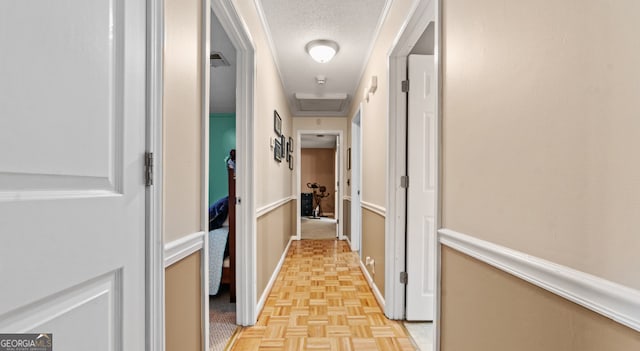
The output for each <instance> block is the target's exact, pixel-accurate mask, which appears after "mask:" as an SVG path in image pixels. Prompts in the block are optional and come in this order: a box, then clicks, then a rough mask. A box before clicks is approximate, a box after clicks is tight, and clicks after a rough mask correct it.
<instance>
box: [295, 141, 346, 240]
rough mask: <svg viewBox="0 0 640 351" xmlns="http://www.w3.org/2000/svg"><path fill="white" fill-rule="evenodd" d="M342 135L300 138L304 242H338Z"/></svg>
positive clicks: (301, 228) (301, 222) (301, 235)
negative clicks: (337, 185)
mask: <svg viewBox="0 0 640 351" xmlns="http://www.w3.org/2000/svg"><path fill="white" fill-rule="evenodd" d="M337 149H338V136H337V135H333V134H322V133H317V134H302V135H301V139H300V182H301V184H300V187H301V188H302V189H303V190H302V192H301V194H300V196H301V197H300V198H301V208H300V211H301V218H300V237H301V239H314V240H322V239H336V237H337V236H338V231H337V214H336V210H337V207H336V198H337V196H336V195H337V190H338V189H337V187H336V184H337V182H336V180H337V179H338V176H337V174H336V173H337V162H336V159H337V158H338V151H337Z"/></svg>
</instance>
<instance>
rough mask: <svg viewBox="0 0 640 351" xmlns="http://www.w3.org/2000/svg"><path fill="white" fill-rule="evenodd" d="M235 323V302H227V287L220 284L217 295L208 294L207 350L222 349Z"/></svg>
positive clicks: (233, 329) (235, 327)
mask: <svg viewBox="0 0 640 351" xmlns="http://www.w3.org/2000/svg"><path fill="white" fill-rule="evenodd" d="M237 328H238V326H237V325H236V304H235V303H229V287H228V286H227V285H222V286H221V287H220V291H219V293H218V295H215V296H209V345H210V347H209V350H210V351H224V349H225V347H226V346H227V343H228V342H229V339H231V337H232V336H233V333H235V331H236V329H237Z"/></svg>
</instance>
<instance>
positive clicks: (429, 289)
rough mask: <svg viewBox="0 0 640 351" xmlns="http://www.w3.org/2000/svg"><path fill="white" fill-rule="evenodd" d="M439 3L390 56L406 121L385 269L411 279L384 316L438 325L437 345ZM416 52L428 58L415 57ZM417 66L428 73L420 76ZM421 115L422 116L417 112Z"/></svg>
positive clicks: (417, 18) (420, 7)
mask: <svg viewBox="0 0 640 351" xmlns="http://www.w3.org/2000/svg"><path fill="white" fill-rule="evenodd" d="M439 6H440V2H439V1H437V0H436V1H428V2H418V3H417V4H416V9H415V11H414V12H413V13H412V15H411V16H410V17H409V18H407V21H406V23H405V26H403V28H404V29H403V31H402V32H401V33H400V36H399V40H398V42H397V43H396V45H395V47H394V48H392V50H391V53H390V55H389V81H390V82H392V83H391V84H390V86H389V114H390V115H395V116H407V118H397V119H396V120H395V121H394V122H392V123H389V144H388V148H389V155H391V156H390V158H389V165H388V166H389V173H388V180H389V181H388V184H387V189H388V193H387V199H388V202H387V208H388V211H389V212H390V216H389V217H388V219H389V220H388V222H387V224H386V225H387V228H386V232H387V243H389V244H390V245H387V247H386V254H387V255H388V256H389V257H394V258H395V259H394V260H393V261H392V262H390V264H389V266H388V267H386V274H387V275H388V276H400V277H404V282H400V281H399V280H394V281H392V282H390V284H389V285H388V286H387V289H386V291H385V294H386V296H385V297H386V299H387V301H389V303H388V304H387V305H386V306H385V314H386V315H387V316H388V317H389V318H394V319H409V320H417V321H434V322H436V323H434V324H425V325H424V327H425V328H433V329H430V330H432V333H433V335H434V339H435V347H436V349H438V347H439V345H438V341H439V340H438V330H437V329H438V323H437V321H438V314H439V284H438V281H439V278H438V274H439V259H440V258H439V244H438V238H437V234H436V233H437V229H438V228H439V226H440V212H439V210H440V207H439V206H440V203H439V201H440V200H439V197H440V193H439V189H440V169H441V167H440V150H439V138H440V128H441V126H440V111H439V108H440V97H441V95H440V84H441V83H440V75H439V73H440V67H439V62H440V60H439V45H440V44H439V43H440V39H439V38H440V37H439V36H440V17H439V16H440V13H439ZM412 54H419V55H420V56H422V57H421V58H419V59H417V58H416V57H414V58H413V59H409V56H410V55H412ZM425 56H426V57H425ZM415 68H417V69H418V70H415ZM410 70H411V71H416V72H418V71H420V70H423V71H422V72H421V73H418V74H415V75H413V74H411V73H409V71H410ZM414 73H415V72H414ZM404 81H407V83H404ZM414 88H415V90H416V91H418V95H420V91H422V90H425V88H426V90H425V91H422V93H423V94H422V96H425V95H426V96H428V99H426V100H428V102H426V101H418V100H420V99H418V98H417V97H416V96H413V97H412V92H411V91H412V90H414ZM416 91H414V93H415V92H416ZM414 104H415V106H414ZM425 106H426V107H425ZM416 112H418V115H419V116H418V117H416V116H415V115H413V114H415V113H416ZM416 151H417V152H416ZM398 180H400V181H398ZM419 193H420V194H419ZM416 195H417V196H416ZM420 209H423V210H424V211H422V212H420V211H419V210H420ZM416 211H417V212H416ZM416 221H421V223H417V222H416ZM416 228H417V229H416ZM405 284H406V285H405Z"/></svg>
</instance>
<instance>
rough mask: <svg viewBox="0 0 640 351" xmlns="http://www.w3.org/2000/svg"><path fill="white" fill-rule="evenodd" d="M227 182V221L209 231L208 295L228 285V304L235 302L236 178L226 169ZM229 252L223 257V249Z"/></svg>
mask: <svg viewBox="0 0 640 351" xmlns="http://www.w3.org/2000/svg"><path fill="white" fill-rule="evenodd" d="M227 174H228V180H229V214H228V217H227V218H228V220H227V221H226V222H225V223H224V225H223V226H222V227H221V228H218V229H214V230H211V231H209V295H216V294H217V293H218V291H219V289H220V284H227V285H229V295H230V302H235V301H236V257H235V256H236V206H235V203H236V177H235V172H234V169H232V168H227ZM227 242H228V244H229V250H228V253H227V255H225V247H226V246H227Z"/></svg>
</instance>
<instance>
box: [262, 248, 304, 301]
mask: <svg viewBox="0 0 640 351" xmlns="http://www.w3.org/2000/svg"><path fill="white" fill-rule="evenodd" d="M293 240H296V237H295V236H291V237H290V238H289V242H288V243H287V246H286V247H285V248H284V251H283V252H282V256H281V257H280V261H278V265H277V266H276V269H275V270H274V271H273V274H272V275H271V279H269V282H268V283H267V287H266V288H265V289H264V291H263V292H262V295H261V296H260V300H259V301H258V306H257V308H256V310H257V311H258V314H260V312H261V311H262V308H263V307H264V304H265V302H267V297H269V293H270V292H271V288H273V284H275V283H276V278H278V274H280V270H281V269H282V265H283V264H284V259H285V258H286V257H287V252H289V247H290V246H291V242H292V241H293Z"/></svg>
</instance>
